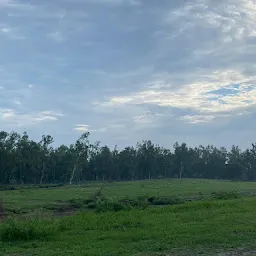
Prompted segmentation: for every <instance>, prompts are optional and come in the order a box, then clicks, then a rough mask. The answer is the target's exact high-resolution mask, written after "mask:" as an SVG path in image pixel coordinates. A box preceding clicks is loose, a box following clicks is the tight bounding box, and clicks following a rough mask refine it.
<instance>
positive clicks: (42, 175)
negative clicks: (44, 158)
mask: <svg viewBox="0 0 256 256" xmlns="http://www.w3.org/2000/svg"><path fill="white" fill-rule="evenodd" d="M44 169H45V163H43V168H42V172H41V179H40V185H42V184H43V179H44Z"/></svg>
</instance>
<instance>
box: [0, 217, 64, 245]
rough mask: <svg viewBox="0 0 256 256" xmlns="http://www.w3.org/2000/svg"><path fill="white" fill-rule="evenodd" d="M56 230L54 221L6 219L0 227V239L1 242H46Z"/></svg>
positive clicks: (56, 226)
mask: <svg viewBox="0 0 256 256" xmlns="http://www.w3.org/2000/svg"><path fill="white" fill-rule="evenodd" d="M58 229H59V227H58V225H57V222H55V221H50V220H49V221H46V220H27V221H24V220H17V219H8V220H7V221H5V222H3V223H2V224H1V226H0V239H1V241H3V242H13V241H31V240H47V239H50V238H52V237H53V235H54V234H55V233H56V232H57V231H58Z"/></svg>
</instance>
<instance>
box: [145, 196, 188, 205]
mask: <svg viewBox="0 0 256 256" xmlns="http://www.w3.org/2000/svg"><path fill="white" fill-rule="evenodd" d="M148 202H149V203H150V204H152V205H175V204H183V203H185V200H184V199H182V198H178V197H150V198H148Z"/></svg>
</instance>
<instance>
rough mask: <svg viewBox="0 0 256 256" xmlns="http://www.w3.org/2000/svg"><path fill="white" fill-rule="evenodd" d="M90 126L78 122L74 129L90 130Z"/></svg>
mask: <svg viewBox="0 0 256 256" xmlns="http://www.w3.org/2000/svg"><path fill="white" fill-rule="evenodd" d="M89 127H90V126H89V125H87V124H77V125H76V127H75V128H74V130H75V131H77V132H89Z"/></svg>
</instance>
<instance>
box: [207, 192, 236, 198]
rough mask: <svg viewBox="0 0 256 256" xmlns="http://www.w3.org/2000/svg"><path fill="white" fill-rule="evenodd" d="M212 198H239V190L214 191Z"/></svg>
mask: <svg viewBox="0 0 256 256" xmlns="http://www.w3.org/2000/svg"><path fill="white" fill-rule="evenodd" d="M212 198H213V199H217V200H231V199H237V198H239V194H238V193H237V192H215V193H212Z"/></svg>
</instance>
